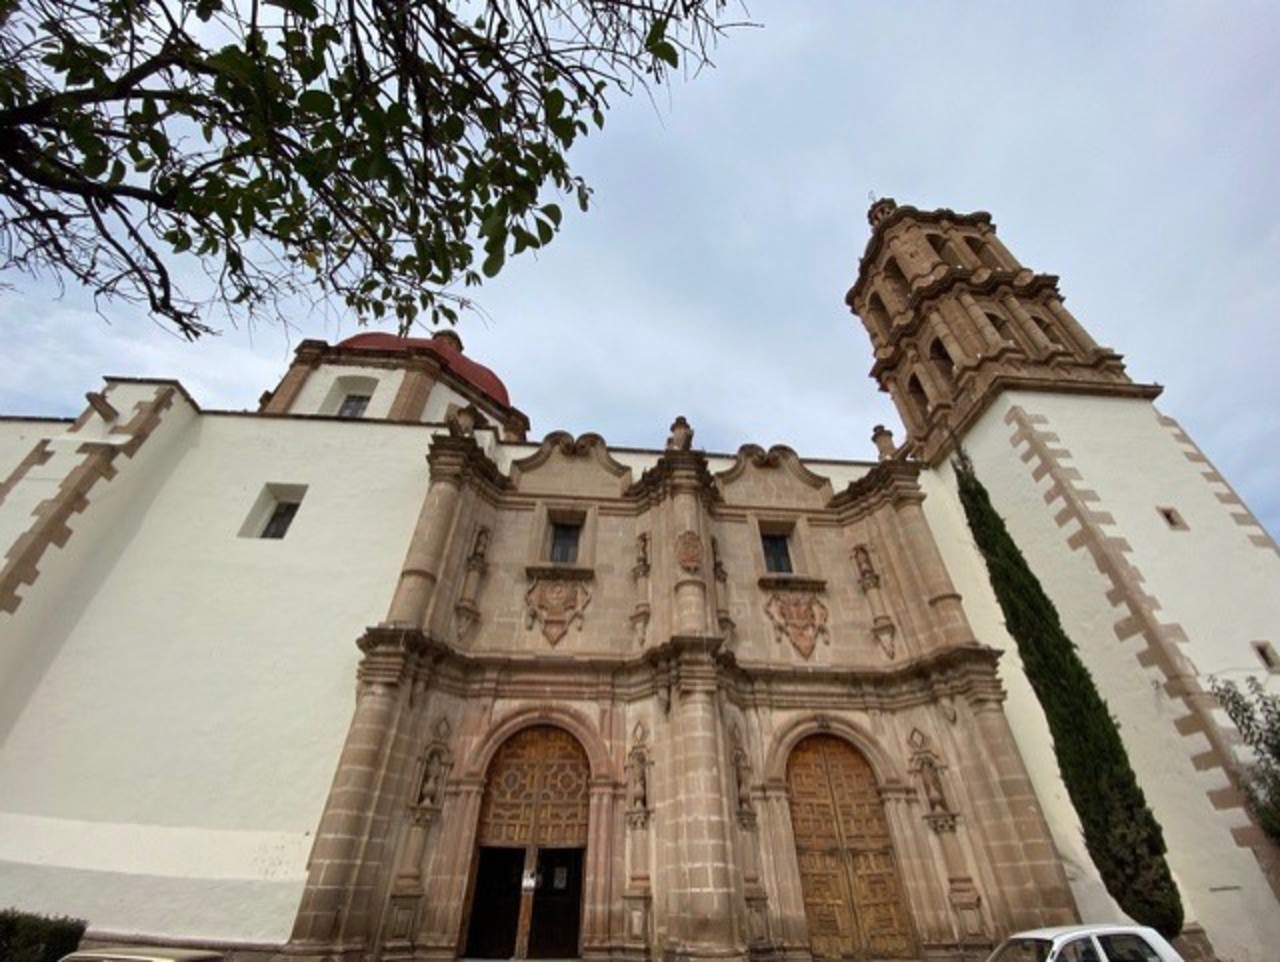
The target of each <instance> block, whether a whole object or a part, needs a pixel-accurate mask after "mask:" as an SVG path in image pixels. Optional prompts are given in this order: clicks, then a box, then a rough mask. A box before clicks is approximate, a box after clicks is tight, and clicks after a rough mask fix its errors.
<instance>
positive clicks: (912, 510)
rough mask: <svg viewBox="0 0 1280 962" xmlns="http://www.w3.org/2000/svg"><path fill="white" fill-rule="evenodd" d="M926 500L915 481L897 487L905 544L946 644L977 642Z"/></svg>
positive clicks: (896, 502)
mask: <svg viewBox="0 0 1280 962" xmlns="http://www.w3.org/2000/svg"><path fill="white" fill-rule="evenodd" d="M923 500H924V492H922V491H921V490H920V488H919V487H918V486H917V485H916V484H915V483H914V482H912V483H910V484H909V485H908V484H907V483H905V481H903V482H899V483H898V484H897V485H896V486H895V490H894V493H893V510H894V514H895V516H896V517H897V521H898V525H899V529H900V531H901V534H902V539H903V542H904V545H905V547H906V549H907V551H908V552H910V554H911V558H912V560H913V561H914V562H915V566H916V570H917V571H918V573H919V575H920V580H921V583H922V586H923V587H924V591H925V600H926V601H927V603H928V605H929V612H930V615H931V620H932V621H933V623H934V625H935V626H936V628H937V629H938V634H939V636H940V640H941V642H942V644H943V645H946V646H958V645H970V644H973V643H974V637H973V631H972V630H971V629H970V627H969V622H968V620H967V619H966V618H965V614H964V607H963V606H962V605H961V603H960V593H959V592H958V591H956V588H955V585H954V584H952V582H951V576H950V575H949V574H947V567H946V565H945V563H944V562H943V560H942V554H941V553H940V552H939V551H938V545H937V544H936V543H935V542H934V540H933V533H932V532H931V531H930V530H929V522H928V520H927V519H926V518H925V516H924V509H923V508H921V507H920V503H921V502H922V501H923Z"/></svg>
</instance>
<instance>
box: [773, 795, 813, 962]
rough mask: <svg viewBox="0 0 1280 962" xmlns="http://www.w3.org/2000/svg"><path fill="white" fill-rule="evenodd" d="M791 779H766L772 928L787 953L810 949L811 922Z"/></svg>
mask: <svg viewBox="0 0 1280 962" xmlns="http://www.w3.org/2000/svg"><path fill="white" fill-rule="evenodd" d="M788 791H789V790H788V787H787V783H786V782H785V781H782V780H774V781H768V782H765V785H764V806H765V812H764V819H763V824H764V826H765V829H766V832H767V835H766V842H767V845H768V853H769V858H768V862H769V864H770V865H772V867H773V891H772V892H771V893H770V895H771V898H770V900H769V902H770V907H771V909H772V918H771V924H770V928H771V929H772V931H773V937H774V942H775V943H776V944H777V946H778V948H779V950H780V951H781V952H782V953H783V954H784V956H786V957H792V956H795V955H796V954H797V953H802V952H807V951H808V950H809V926H808V922H807V921H806V919H805V914H804V892H803V890H802V888H801V885H800V873H799V870H798V869H799V864H798V862H797V860H796V841H795V830H794V828H793V827H792V824H791V802H790V799H789V797H788Z"/></svg>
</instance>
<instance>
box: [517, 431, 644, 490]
mask: <svg viewBox="0 0 1280 962" xmlns="http://www.w3.org/2000/svg"><path fill="white" fill-rule="evenodd" d="M557 453H558V454H562V455H564V456H565V457H566V458H591V459H592V460H593V461H595V463H596V464H597V465H599V466H600V468H601V469H602V470H604V471H605V472H606V473H608V474H611V475H613V476H614V477H615V478H618V479H619V480H620V483H621V484H622V487H623V488H626V487H629V486H630V482H629V478H630V475H631V469H630V468H629V467H627V466H626V465H624V464H621V463H619V462H618V461H615V460H614V458H613V456H612V455H611V454H610V453H609V445H608V444H607V443H606V442H605V439H604V438H603V437H601V436H600V435H599V434H595V433H594V432H588V433H587V434H581V435H579V436H578V437H577V438H576V439H575V438H574V436H573V435H572V434H570V433H569V432H568V431H552V432H551V433H550V434H548V435H547V436H546V437H545V438H543V439H542V443H541V444H540V445H539V446H538V450H536V451H534V452H533V453H532V454H530V455H527V456H526V457H523V458H519V459H517V460H515V461H512V462H511V472H510V473H511V480H512V482H513V484H514V485H515V486H516V487H517V488H519V487H520V481H521V479H522V478H523V477H524V476H525V475H527V474H531V473H533V472H534V471H537V470H538V469H539V468H541V467H543V466H544V465H546V463H547V462H548V461H550V460H551V456H552V455H553V454H557Z"/></svg>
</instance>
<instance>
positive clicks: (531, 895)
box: [468, 725, 591, 959]
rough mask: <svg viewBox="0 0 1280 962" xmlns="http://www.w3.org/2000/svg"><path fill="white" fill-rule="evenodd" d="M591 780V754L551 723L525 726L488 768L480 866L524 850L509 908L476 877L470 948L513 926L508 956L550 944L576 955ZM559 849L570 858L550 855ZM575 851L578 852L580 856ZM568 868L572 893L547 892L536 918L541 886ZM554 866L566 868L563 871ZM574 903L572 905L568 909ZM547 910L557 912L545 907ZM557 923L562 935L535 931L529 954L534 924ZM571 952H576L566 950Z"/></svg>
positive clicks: (526, 954) (479, 840) (479, 835)
mask: <svg viewBox="0 0 1280 962" xmlns="http://www.w3.org/2000/svg"><path fill="white" fill-rule="evenodd" d="M590 778H591V771H590V766H589V764H588V762H587V756H586V752H584V751H583V750H582V746H581V745H579V744H578V741H577V739H575V738H574V737H573V736H572V735H570V734H569V733H568V732H566V731H564V730H563V729H561V728H555V727H553V726H551V725H538V726H535V727H533V728H526V729H524V730H523V731H520V732H517V733H516V734H515V735H513V736H512V737H511V738H510V739H509V740H508V741H507V742H506V743H505V744H503V746H502V747H501V748H500V749H498V753H497V755H495V756H494V759H493V761H492V762H491V763H490V765H489V772H488V777H487V779H486V783H485V793H484V801H483V803H482V804H481V807H480V826H479V830H478V832H477V844H478V848H479V851H478V853H477V857H476V864H477V867H478V868H479V867H480V866H483V865H484V864H486V862H487V861H493V856H490V855H488V854H487V853H489V852H490V851H492V850H494V849H505V850H508V851H511V850H515V851H519V852H521V855H520V860H521V865H522V872H521V878H520V888H519V897H518V899H517V900H516V901H514V902H512V903H510V905H508V903H507V901H506V900H505V899H493V900H489V899H486V898H484V897H483V896H482V889H481V887H480V886H479V884H478V882H479V881H480V880H479V879H477V884H474V885H473V886H472V890H473V893H474V894H473V896H472V904H471V913H470V923H469V930H470V931H469V936H468V945H470V944H471V943H472V942H473V940H474V941H475V942H476V943H477V944H478V943H479V942H481V941H486V942H487V936H486V935H484V934H482V933H484V932H485V931H486V930H491V929H492V930H496V929H499V928H503V927H505V926H506V925H508V924H511V925H513V926H514V928H515V932H516V935H515V944H514V947H513V949H512V950H511V952H510V955H508V956H507V957H508V958H517V959H523V958H527V957H529V956H530V955H531V954H532V955H539V954H541V953H542V952H544V951H546V945H547V944H548V943H550V944H553V945H554V946H555V949H556V951H557V953H560V954H562V955H567V956H574V955H577V920H579V919H580V918H581V913H582V896H581V892H582V885H581V881H582V880H581V865H582V861H583V860H582V857H581V856H582V852H583V851H584V850H585V848H586V845H587V821H588V812H589V810H590V797H589V791H588V785H589V782H590ZM556 851H564V852H565V853H566V854H564V855H563V856H561V857H560V858H554V857H551V856H552V853H553V852H556ZM572 852H576V853H577V855H576V857H575V856H574V855H572V854H570V853H572ZM553 862H554V865H553V866H552V865H551V863H553ZM548 866H551V868H550V869H549V868H548ZM566 866H569V867H573V866H576V867H577V871H576V873H575V874H574V876H573V888H572V890H571V891H570V892H566V891H562V890H556V891H554V892H548V893H546V894H545V896H544V897H543V898H539V899H537V904H538V905H539V906H540V907H543V911H540V912H538V913H536V914H535V911H534V906H535V898H537V896H538V895H539V894H540V890H541V888H542V887H543V886H552V887H553V888H554V886H555V884H556V882H557V880H558V878H559V875H565V873H564V871H563V869H565V867H566ZM556 868H560V869H562V871H561V872H560V873H557V872H556V871H555V869H556ZM477 870H478V869H477ZM565 878H569V876H568V875H565ZM562 889H563V886H562ZM570 898H571V899H572V900H573V902H574V904H572V905H570V904H568V902H569V900H570ZM546 905H550V906H551V907H552V908H551V909H547V908H545V907H544V906H546ZM513 911H514V912H515V913H516V914H517V917H516V918H515V919H514V920H513V919H508V918H507V917H506V915H507V914H509V913H511V912H513ZM495 913H497V914H495ZM498 915H501V916H502V917H498ZM551 918H554V919H555V920H556V921H555V922H554V924H555V927H556V929H557V931H558V932H559V933H560V937H559V938H554V937H552V934H551V933H550V932H540V931H534V932H533V933H532V934H533V935H534V936H535V938H534V940H533V945H532V952H531V951H530V949H531V946H530V934H531V930H532V929H533V927H534V926H535V925H539V926H541V923H542V920H543V919H551ZM566 919H573V934H572V942H573V945H572V947H570V946H569V945H567V940H566V939H564V936H563V933H564V928H565V925H566V924H567V923H566V922H565V920H566ZM570 948H571V951H567V950H569V949H570Z"/></svg>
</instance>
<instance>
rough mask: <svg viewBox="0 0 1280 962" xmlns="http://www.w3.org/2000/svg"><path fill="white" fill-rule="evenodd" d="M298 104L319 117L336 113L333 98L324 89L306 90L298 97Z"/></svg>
mask: <svg viewBox="0 0 1280 962" xmlns="http://www.w3.org/2000/svg"><path fill="white" fill-rule="evenodd" d="M298 106H299V107H300V108H302V109H303V110H305V111H306V112H307V113H309V114H315V115H316V116H317V117H332V116H333V114H334V104H333V98H332V97H330V96H329V95H328V94H327V93H325V92H324V91H323V90H304V91H303V92H302V94H301V96H299V97H298Z"/></svg>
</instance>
